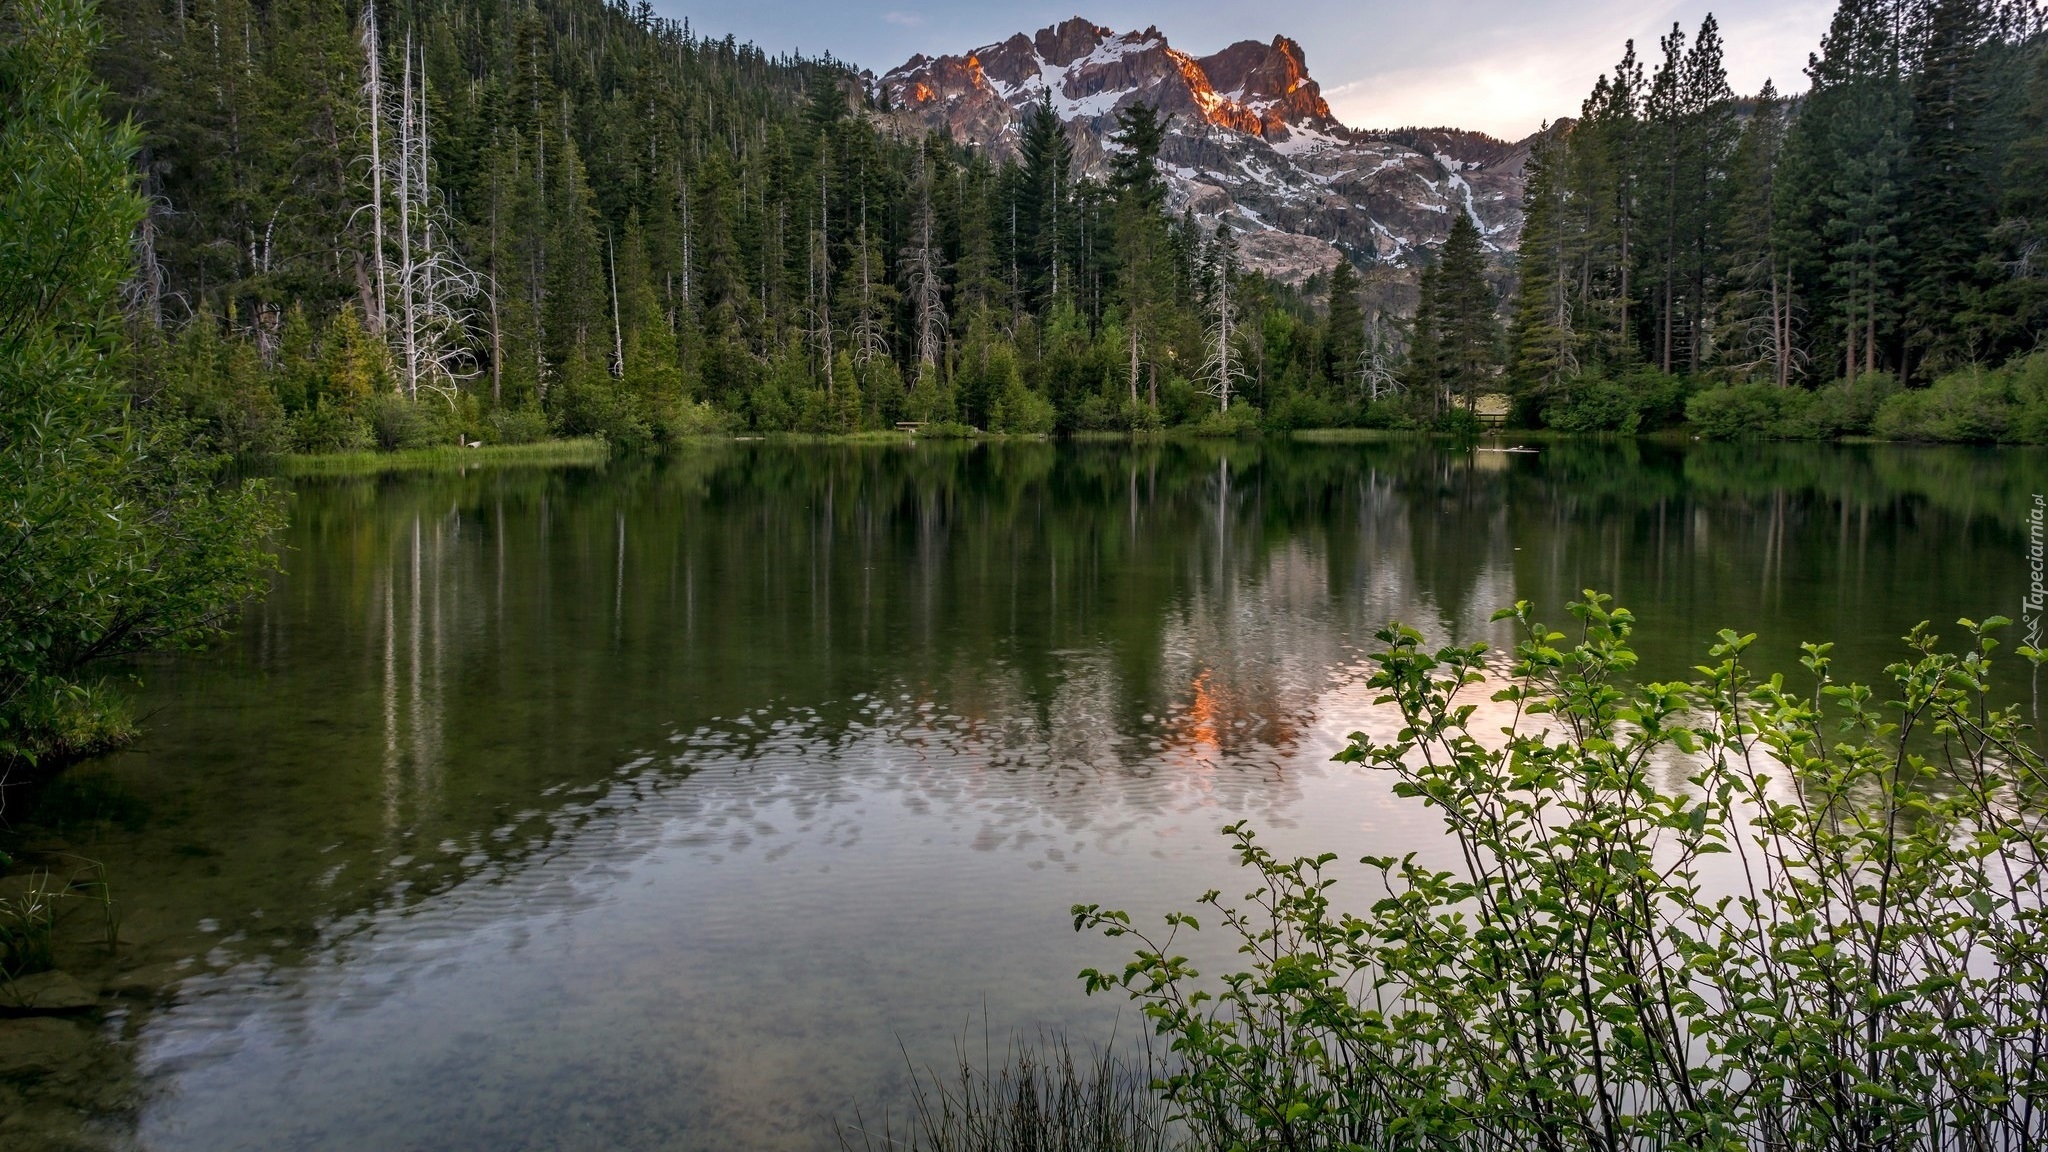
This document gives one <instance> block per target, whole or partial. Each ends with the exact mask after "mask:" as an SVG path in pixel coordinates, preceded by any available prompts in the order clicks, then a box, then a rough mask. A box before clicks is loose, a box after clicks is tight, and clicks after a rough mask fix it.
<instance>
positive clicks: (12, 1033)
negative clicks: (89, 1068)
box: [0, 1016, 92, 1077]
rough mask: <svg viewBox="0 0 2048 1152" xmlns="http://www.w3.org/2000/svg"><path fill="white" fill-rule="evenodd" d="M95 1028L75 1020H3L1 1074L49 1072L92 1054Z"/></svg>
mask: <svg viewBox="0 0 2048 1152" xmlns="http://www.w3.org/2000/svg"><path fill="white" fill-rule="evenodd" d="M91 1043H92V1032H91V1030H90V1029H88V1028H86V1027H84V1026H83V1025H81V1024H79V1023H77V1022H75V1021H71V1020H57V1019H52V1018H50V1017H47V1016H44V1017H31V1018H29V1019H26V1020H0V1076H7V1077H18V1076H45V1075H48V1074H50V1073H53V1072H59V1071H62V1070H64V1069H66V1068H69V1067H70V1066H72V1065H74V1064H76V1063H77V1062H78V1061H80V1060H82V1059H84V1058H85V1057H86V1055H87V1054H88V1051H89V1049H90V1045H91Z"/></svg>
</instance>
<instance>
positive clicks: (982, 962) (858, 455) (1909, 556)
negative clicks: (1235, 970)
mask: <svg viewBox="0 0 2048 1152" xmlns="http://www.w3.org/2000/svg"><path fill="white" fill-rule="evenodd" d="M2035 492H2048V454H2042V453H2038V452H2017V451H1971V450H1961V449H1909V448H1899V447H1826V446H1759V445H1742V446H1722V445H1715V446H1702V445H1695V446H1691V447H1689V448H1682V447H1674V446H1659V445H1649V444H1642V445H1638V444H1632V443H1616V444H1606V443H1584V444H1580V443H1573V444H1545V445H1543V446H1542V450H1541V451H1540V452H1538V453H1534V454H1506V453H1498V452H1471V451H1460V450H1454V449H1452V448H1450V447H1448V446H1441V445H1434V444H1430V443H1423V442H1414V443H1407V442H1391V443H1389V442H1382V443H1371V444H1344V445H1339V444H1306V443H1285V442H1269V443H1265V444H1227V445H1224V444H1166V445H1156V446H1138V447H1131V446H1125V445H1116V446H1096V445H1057V446H1055V445H1041V444H1027V445H1003V446H980V447H966V446H956V445H948V444H927V445H919V446H917V447H915V448H898V447H860V448H817V447H803V448H793V447H780V446H770V445H733V446H730V447H726V448H720V449H715V450H705V451H702V452H698V453H693V454H692V455H690V456H688V457H686V458H683V459H677V460H670V461H664V462H652V463H650V462H632V461H627V462H620V463H614V464H613V465H611V466H609V467H606V468H602V469H595V470H565V471H541V470H506V471H478V472H471V473H469V474H467V475H431V476H406V477H387V478H378V479H365V480H346V481H318V482H303V483H300V484H298V485H297V486H296V489H295V493H294V496H293V508H292V517H291V527H290V528H289V530H288V531H287V533H286V535H285V538H284V541H283V542H284V545H285V552H284V556H285V567H286V569H287V572H286V574H285V575H283V576H281V577H279V578H278V580H277V582H276V586H275V588H274V590H273V591H272V593H271V595H270V596H269V598H268V599H267V600H266V601H265V602H264V603H262V604H261V605H258V606H256V607H255V608H253V609H252V610H251V611H250V613H249V614H248V616H247V619H246V620H245V622H244V625H243V627H242V628H241V630H240V632H239V634H238V635H237V636H236V637H235V638H234V639H233V640H232V641H231V642H230V643H228V644H227V645H226V646H224V647H223V648H222V649H221V650H219V651H217V652H214V653H210V654H207V655H204V656H199V657H183V658H174V659H172V658H167V659H162V660H157V661H152V662H150V663H148V664H146V665H144V666H142V667H140V668H138V669H137V672H138V674H139V675H141V676H142V677H143V680H144V687H143V688H142V690H141V691H140V696H141V701H142V704H143V707H144V709H145V710H147V711H148V713H149V718H148V726H147V731H148V736H147V738H146V740H145V741H144V742H143V744H142V746H140V747H138V748H136V749H134V750H133V751H130V752H128V753H125V754H123V755H121V756H118V757H115V758H112V759H110V760H108V761H105V762H102V763H98V764H94V765H89V766H87V767H85V768H82V769H80V770H78V771H76V772H75V773H73V774H72V775H71V776H70V777H68V778H67V779H66V780H65V781H63V783H62V784H61V785H60V786H58V787H57V788H54V789H52V790H51V791H50V792H49V793H48V794H47V795H46V796H45V797H44V799H43V810H42V811H41V812H39V813H37V814H35V815H34V816H33V817H32V818H31V820H30V823H31V824H34V825H36V826H38V827H40V828H41V829H43V830H44V831H43V832H40V833H38V835H43V836H45V837H46V838H47V842H46V843H45V845H44V847H45V848H46V849H68V850H70V851H73V852H76V853H78V854H80V855H82V856H88V857H90V858H92V859H94V860H98V861H102V862H104V863H105V864H106V866H107V868H108V872H109V875H110V877H111V879H112V883H113V886H114V891H115V894H116V896H117V897H118V899H119V901H120V907H121V921H122V927H121V934H122V936H123V938H124V940H126V941H127V943H126V944H125V945H124V947H123V949H122V951H121V954H120V957H119V958H118V960H116V961H114V962H112V964H111V966H110V973H112V974H109V975H107V976H106V979H107V980H108V981H109V982H110V983H121V982H123V981H126V982H128V983H129V984H133V985H139V986H140V987H141V991H140V992H134V991H131V994H130V997H129V999H127V1000H125V1001H123V1003H125V1004H127V1005H129V1006H128V1007H126V1008H123V1009H121V1010H119V1011H116V1012H114V1013H113V1014H112V1016H111V1017H110V1018H109V1019H108V1021H107V1023H106V1025H105V1027H104V1029H103V1032H102V1036H103V1039H102V1041H100V1043H101V1044H102V1045H103V1046H104V1051H102V1052H101V1053H100V1059H101V1060H102V1061H103V1064H104V1066H105V1067H107V1068H109V1069H111V1071H109V1072H108V1074H107V1078H106V1081H105V1082H106V1083H107V1084H110V1085H113V1087H111V1088H107V1089H104V1090H102V1091H101V1092H100V1094H99V1096H98V1097H97V1098H96V1099H94V1100H93V1101H91V1102H90V1103H89V1104H87V1105H86V1106H84V1107H83V1109H82V1111H83V1113H85V1114H86V1119H85V1120H84V1124H85V1131H84V1134H83V1135H81V1136H77V1137H76V1138H77V1139H81V1140H84V1141H85V1142H86V1143H87V1145H88V1146H110V1147H139V1148H144V1149H151V1150H165V1152H170V1150H192V1152H227V1150H231V1149H451V1150H468V1149H476V1150H486V1149H488V1150H492V1152H506V1150H514V1149H769V1148H776V1149H780V1148H797V1149H803V1148H825V1147H834V1146H836V1138H835V1136H834V1134H833V1129H832V1122H833V1118H834V1117H838V1118H840V1119H842V1120H850V1119H851V1118H852V1114H853V1109H854V1108H855V1107H856V1106H859V1107H861V1108H862V1109H863V1110H864V1111H865V1112H866V1113H867V1114H869V1115H870V1116H872V1115H873V1114H874V1113H876V1112H877V1111H878V1110H879V1109H881V1108H882V1107H885V1106H889V1105H891V1104H892V1103H897V1104H899V1105H900V1101H901V1099H902V1095H903V1093H904V1091H905V1086H906V1083H907V1080H908V1074H907V1071H906V1065H907V1064H919V1065H921V1064H925V1063H928V1062H929V1063H934V1064H940V1065H945V1064H948V1063H949V1062H950V1061H951V1059H952V1055H953V1053H954V1051H955V1048H956V1046H958V1045H960V1044H962V1043H963V1042H964V1043H966V1044H967V1045H968V1047H970V1048H971V1049H972V1050H973V1051H974V1052H975V1053H977V1054H978V1053H979V1052H980V1050H981V1047H982V1044H983V1042H984V1036H985V1035H986V1036H988V1037H991V1038H992V1039H991V1040H990V1043H992V1044H994V1045H995V1046H997V1047H1000V1046H1001V1044H1002V1043H1003V1039H1004V1037H1006V1036H1009V1035H1011V1034H1012V1033H1021V1034H1027V1035H1030V1034H1036V1033H1038V1032H1039V1031H1041V1030H1050V1029H1063V1030H1065V1031H1066V1032H1067V1033H1068V1034H1070V1035H1071V1036H1073V1037H1075V1038H1077V1039H1080V1040H1084V1041H1090V1042H1095V1041H1101V1040H1104V1039H1107V1038H1108V1037H1110V1035H1111V1034H1112V1032H1113V1031H1115V1030H1117V1029H1121V1032H1122V1034H1123V1035H1124V1036H1126V1037H1128V1036H1129V1035H1131V1034H1132V1033H1133V1032H1134V1031H1135V1030H1136V1028H1137V1025H1136V1024H1135V1022H1134V1017H1133V1015H1132V1013H1131V1012H1130V1010H1129V1009H1128V1008H1127V1007H1125V1006H1123V1005H1121V1004H1119V1003H1118V1002H1116V1001H1113V1000H1110V999H1106V998H1102V997H1097V998H1094V999H1090V998H1088V997H1086V996H1084V995H1083V994H1082V991H1081V987H1080V984H1079V982H1078V981H1077V980H1076V978H1075V973H1076V972H1077V971H1078V970H1079V969H1080V968H1082V967H1083V966H1086V965H1090V964H1102V965H1107V964H1114V963H1117V962H1119V961H1120V960H1121V959H1122V958H1123V956H1124V955H1125V950H1124V949H1122V948H1120V947H1118V946H1116V942H1113V941H1103V940H1101V939H1098V938H1092V937H1082V936H1077V935H1076V934H1075V933H1074V932H1073V931H1072V928H1071V923H1070V918H1069V916H1068V912H1067V910H1068V907H1069V905H1071V904H1073V903H1075V902H1077V901H1088V902H1096V901H1099V902H1103V903H1106V904H1110V905H1114V906H1121V907H1125V908H1128V909H1130V910H1131V911H1133V913H1134V914H1137V915H1140V916H1143V917H1148V918H1149V917H1152V916H1156V915H1157V914H1158V913H1160V912H1163V911H1166V910H1168V909H1171V908H1176V907H1190V906H1192V904H1193V901H1194V900H1195V898H1196V897H1197V896H1199V895H1200V894H1201V893H1202V891H1204V890H1205V889H1207V888H1210V887H1219V888H1222V889H1224V890H1225V891H1240V890H1242V888H1243V887H1246V886H1248V884H1247V882H1246V881H1245V880H1244V878H1243V877H1242V876H1240V875H1238V874H1237V873H1236V871H1235V869H1234V866H1233V860H1232V858H1231V857H1230V855H1229V854H1228V852H1227V850H1226V847H1225V845H1224V842H1223V840H1222V839H1221V837H1220V836H1219V835H1218V829H1220V828H1221V827H1222V826H1223V825H1224V824H1227V823H1230V822H1232V821H1235V820H1238V819H1249V820H1251V821H1252V822H1253V823H1254V824H1255V825H1256V826H1258V827H1259V828H1261V829H1262V830H1264V831H1265V833H1266V835H1267V838H1268V839H1269V840H1270V841H1272V842H1275V843H1277V844H1278V845H1280V846H1282V847H1285V848H1299V849H1301V850H1304V851H1308V850H1316V851H1320V850H1325V849H1327V850H1331V851H1335V852H1338V853H1340V854H1341V855H1343V856H1344V857H1347V858H1356V857H1357V856H1360V855H1363V854H1366V853H1388V852H1400V851H1407V850H1411V849H1412V850H1420V851H1424V852H1430V851H1437V850H1440V849H1441V847H1442V840H1441V837H1440V835H1439V833H1438V830H1437V827H1436V824H1435V822H1434V820H1433V818H1431V817H1430V816H1429V815H1428V814H1426V813H1424V812H1421V811H1419V810H1418V809H1416V808H1413V807H1411V806H1409V805H1407V804H1405V803H1403V802H1399V801H1396V800H1394V799H1393V798H1392V797H1391V795H1390V792H1389V790H1388V788H1387V786H1386V782H1385V781H1384V780H1383V779H1379V778H1376V777H1373V776H1371V775H1368V774H1362V773H1361V772H1359V771H1357V770H1353V769H1346V768H1340V767H1338V766H1334V765H1332V764H1330V763H1329V756H1330V754H1331V753H1332V752H1334V751H1335V750H1337V749H1338V748H1339V747H1341V746H1342V743H1343V738H1344V735H1345V734H1346V733H1348V732H1350V731H1353V730H1356V729H1360V728H1377V727H1383V726H1385V724H1386V717H1385V716H1384V715H1383V714H1381V713H1380V712H1379V710H1377V709H1375V707H1374V706H1373V704H1372V702H1371V699H1372V697H1371V693H1370V692H1369V691H1367V690H1366V689H1365V688H1364V686H1363V683H1364V678H1365V676H1366V675H1367V674H1368V668H1369V663H1368V655H1369V653H1370V652H1371V651H1372V649H1373V646H1374V645H1373V641H1372V633H1373V632H1374V631H1375V630H1376V629H1377V628H1379V627H1380V626H1382V625H1384V624H1386V623H1387V622H1388V621H1389V620H1394V619H1398V620H1402V621H1405V622H1407V623H1410V624H1413V625H1416V626H1418V627H1420V628H1421V629H1422V630H1423V631H1424V632H1425V633H1427V634H1429V635H1430V636H1432V637H1433V638H1436V639H1442V640H1449V639H1452V638H1457V639H1461V640H1463V639H1491V640H1493V641H1495V642H1496V643H1503V642H1507V641H1510V640H1511V637H1510V636H1508V635H1506V634H1505V633H1503V632H1501V631H1500V630H1499V629H1498V626H1492V625H1489V624H1488V623H1487V622H1486V621H1487V618H1488V615H1489V614H1490V613H1491V612H1492V611H1493V610H1494V609H1496V608H1499V607H1502V606H1504V605H1507V604H1510V603H1512V602H1513V601H1514V600H1516V599H1518V598H1527V599H1531V600H1534V601H1536V602H1537V603H1538V604H1539V605H1541V606H1542V607H1543V608H1544V609H1545V611H1546V613H1547V618H1548V619H1552V620H1562V619H1564V618H1565V614H1564V612H1563V610H1562V605H1563V603H1564V601H1565V600H1566V599H1567V598H1568V597H1569V596H1571V595H1573V594H1575V593H1576V592H1577V591H1578V590H1579V589H1581V588H1584V587H1589V586H1591V587H1598V588H1601V589H1603V590H1606V591H1609V592H1612V593H1614V594H1616V595H1617V596H1618V598H1619V599H1620V601H1621V602H1622V603H1624V604H1626V605H1628V606H1629V607H1631V608H1633V609H1634V610H1635V611H1636V612H1637V614H1638V615H1639V617H1640V618H1641V622H1642V626H1641V631H1640V635H1639V639H1640V648H1641V650H1642V652H1643V653H1644V658H1645V666H1646V667H1645V671H1646V672H1647V673H1648V674H1650V675H1653V676H1656V675H1675V674H1680V673H1683V672H1684V671H1685V670H1686V669H1687V668H1688V667H1689V666H1690V665H1692V664H1694V663H1699V662H1701V661H1703V660H1704V658H1705V648H1706V645H1707V644H1708V643H1709V642H1710V639H1711V637H1712V635H1713V634H1714V632H1715V630H1717V629H1719V628H1722V627H1736V628H1740V629H1743V630H1745V631H1756V632H1759V633H1761V634H1762V636H1763V639H1762V640H1761V641H1760V642H1759V644H1758V645H1757V648H1756V649H1755V652H1756V654H1757V662H1758V663H1759V664H1764V665H1775V666H1781V667H1784V668H1787V669H1794V670H1796V667H1795V665H1794V664H1793V660H1794V659H1795V657H1796V654H1797V645H1798V643H1799V642H1800V641H1802V640H1822V639H1832V640H1836V641H1838V642H1839V646H1838V648H1837V649H1836V655H1837V657H1838V671H1839V672H1840V673H1841V674H1843V675H1855V676H1859V677H1864V678H1869V677H1873V676H1875V675H1877V674H1878V672H1879V671H1880V670H1881V668H1882V667H1883V666H1884V664H1885V663H1886V662H1887V661H1888V660H1890V659H1891V658H1892V657H1893V656H1894V655H1895V654H1896V653H1897V652H1898V651H1899V649H1898V647H1897V645H1896V637H1897V636H1898V635H1899V634H1900V633H1902V632H1903V631H1904V630H1905V629H1906V628H1907V627H1909V626H1910V625H1912V624H1913V623H1914V622H1915V621H1918V620H1921V619H1926V618H1932V619H1933V620H1935V621H1937V622H1940V623H1944V624H1946V623H1947V622H1950V621H1953V620H1954V619H1955V618H1956V617H1958V616H1961V615H1971V616H1977V617H1982V616H1985V615H1989V614H1992V613H2003V614H2005V615H2008V616H2014V617H2017V616H2018V615H2019V608H2020V604H2021V598H2022V595H2023V590H2024V588H2025V586H2026V584H2027V580H2028V578H2029V573H2028V568H2027V561H2026V556H2025V549H2026V536H2025V524H2024V517H2025V516H2026V514H2027V510H2028V508H2029V506H2030V501H2031V498H2032V494H2033V493H2035ZM1948 630H1949V631H1951V632H1953V631H1954V629H1953V628H1950V629H1948ZM2026 690H2027V688H2026V686H2025V685H2018V684H2015V686H2014V692H2015V693H2021V692H2024V691H2026ZM1361 891H1363V889H1362V884H1361ZM1192 951H1193V954H1195V955H1197V956H1198V957H1206V956H1208V955H1210V954H1211V952H1210V951H1209V950H1208V947H1207V946H1205V945H1202V944H1201V943H1200V942H1197V943H1196V944H1195V945H1194V946H1193V948H1192ZM47 1107H53V1106H51V1105H47V1103H46V1110H47ZM6 1142H7V1141H6V1139H5V1138H4V1134H0V1143H6ZM53 1146H54V1145H53ZM64 1146H69V1145H68V1144H65V1145H64Z"/></svg>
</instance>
